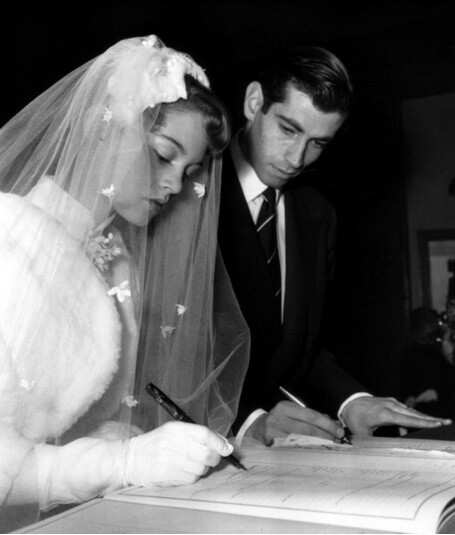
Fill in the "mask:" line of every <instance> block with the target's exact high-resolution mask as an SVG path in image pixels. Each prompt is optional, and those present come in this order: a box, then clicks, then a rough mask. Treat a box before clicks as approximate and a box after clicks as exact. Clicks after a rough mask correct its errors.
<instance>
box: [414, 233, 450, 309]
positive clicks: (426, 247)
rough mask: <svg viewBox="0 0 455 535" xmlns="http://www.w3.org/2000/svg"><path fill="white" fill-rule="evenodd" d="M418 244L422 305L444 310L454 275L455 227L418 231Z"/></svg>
mask: <svg viewBox="0 0 455 535" xmlns="http://www.w3.org/2000/svg"><path fill="white" fill-rule="evenodd" d="M417 243H418V247H419V257H420V280H421V284H422V301H423V305H424V306H429V307H431V308H433V309H435V310H437V311H438V312H442V311H443V310H444V309H445V304H446V299H447V292H448V288H449V279H450V277H452V276H455V229H453V230H452V229H441V230H418V231H417Z"/></svg>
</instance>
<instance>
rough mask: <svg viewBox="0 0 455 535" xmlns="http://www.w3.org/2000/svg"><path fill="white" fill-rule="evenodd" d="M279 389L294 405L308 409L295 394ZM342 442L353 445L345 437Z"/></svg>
mask: <svg viewBox="0 0 455 535" xmlns="http://www.w3.org/2000/svg"><path fill="white" fill-rule="evenodd" d="M279 389H280V390H281V392H282V393H283V394H284V395H285V396H286V397H287V398H288V399H290V400H291V401H293V402H294V403H297V405H300V407H302V408H304V409H305V408H306V405H305V403H304V402H303V401H302V400H301V399H300V398H298V397H297V396H294V394H291V393H290V392H288V391H287V390H286V389H285V388H283V387H282V386H280V387H279ZM341 442H342V443H343V444H350V445H352V442H351V440H350V439H349V438H348V437H347V436H346V435H345V436H344V437H343V438H342V439H341Z"/></svg>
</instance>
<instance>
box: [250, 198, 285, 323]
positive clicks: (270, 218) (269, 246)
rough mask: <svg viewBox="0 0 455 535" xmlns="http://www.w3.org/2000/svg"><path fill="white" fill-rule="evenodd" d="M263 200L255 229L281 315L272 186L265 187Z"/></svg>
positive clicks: (279, 275) (278, 263)
mask: <svg viewBox="0 0 455 535" xmlns="http://www.w3.org/2000/svg"><path fill="white" fill-rule="evenodd" d="M263 196H264V201H263V202H262V206H261V209H260V211H259V216H258V220H257V222H256V230H257V233H258V235H259V238H260V239H261V243H262V247H263V249H264V252H265V257H266V259H267V264H268V265H269V268H270V274H271V277H272V284H273V289H274V295H275V298H276V301H277V306H278V310H279V312H280V317H281V274H280V258H279V256H278V245H277V239H276V210H275V205H276V202H275V200H276V195H275V190H274V188H267V189H266V190H265V191H264V193H263Z"/></svg>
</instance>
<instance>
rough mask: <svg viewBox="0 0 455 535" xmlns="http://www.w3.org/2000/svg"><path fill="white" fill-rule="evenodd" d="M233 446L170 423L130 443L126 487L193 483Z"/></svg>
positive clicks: (203, 430)
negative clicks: (127, 485)
mask: <svg viewBox="0 0 455 535" xmlns="http://www.w3.org/2000/svg"><path fill="white" fill-rule="evenodd" d="M232 451H233V446H232V445H231V444H229V443H228V442H227V440H226V439H225V438H223V437H221V436H220V435H217V434H216V433H213V432H212V431H210V430H209V429H207V427H203V426H201V425H196V424H188V423H182V422H169V423H167V424H164V425H162V426H161V427H158V428H157V429H155V430H153V431H151V432H150V433H146V434H145V435H140V436H138V437H135V438H132V439H130V440H129V441H128V444H127V449H126V462H125V483H126V484H131V485H142V486H152V485H159V486H171V485H184V484H187V483H194V482H195V481H196V480H197V479H199V477H200V476H202V475H204V474H205V473H206V472H207V471H208V469H209V467H210V466H216V465H217V464H218V463H219V461H220V456H223V457H225V456H227V455H229V454H231V453H232Z"/></svg>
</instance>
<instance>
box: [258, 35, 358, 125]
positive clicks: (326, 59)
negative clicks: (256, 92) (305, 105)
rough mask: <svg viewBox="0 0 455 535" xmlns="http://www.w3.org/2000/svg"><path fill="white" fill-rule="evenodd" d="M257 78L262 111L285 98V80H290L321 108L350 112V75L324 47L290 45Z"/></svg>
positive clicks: (329, 110) (286, 83) (286, 81)
mask: <svg viewBox="0 0 455 535" xmlns="http://www.w3.org/2000/svg"><path fill="white" fill-rule="evenodd" d="M257 81H258V82H260V84H261V87H262V91H263V95H264V103H263V106H262V111H263V112H264V113H267V111H268V109H269V108H270V106H271V105H272V104H273V103H275V102H283V101H284V100H285V98H286V89H287V87H288V84H292V86H294V87H295V88H296V89H298V90H299V91H302V92H303V93H306V94H307V95H308V96H310V97H311V99H312V102H313V105H314V106H315V107H316V108H317V109H319V110H320V111H322V112H324V113H330V112H338V113H341V114H343V115H346V116H347V115H349V111H350V108H351V103H352V82H351V77H350V75H349V73H348V71H347V69H346V68H345V66H344V65H343V64H342V63H341V61H340V60H339V59H338V58H337V57H336V56H335V55H334V54H332V53H331V52H329V51H328V50H325V49H324V48H320V47H317V46H309V45H308V46H302V47H298V48H293V49H291V50H290V51H288V53H287V54H285V55H284V56H283V57H281V58H279V60H277V61H276V62H275V63H274V64H273V65H271V66H269V67H268V68H266V69H264V70H263V71H262V72H261V73H260V74H259V76H258V77H257Z"/></svg>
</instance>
